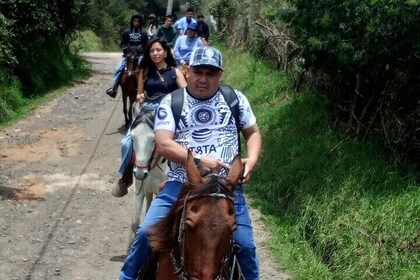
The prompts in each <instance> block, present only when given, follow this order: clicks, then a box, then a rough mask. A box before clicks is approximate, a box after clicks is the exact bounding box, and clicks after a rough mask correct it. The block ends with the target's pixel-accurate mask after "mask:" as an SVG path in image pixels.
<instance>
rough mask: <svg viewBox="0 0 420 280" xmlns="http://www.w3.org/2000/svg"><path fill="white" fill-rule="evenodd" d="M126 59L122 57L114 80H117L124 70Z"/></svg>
mask: <svg viewBox="0 0 420 280" xmlns="http://www.w3.org/2000/svg"><path fill="white" fill-rule="evenodd" d="M125 60H126V59H125V57H123V58H121V60H120V63H119V64H118V66H117V69H115V74H114V82H115V81H116V80H117V78H118V77H119V76H120V75H121V73H122V71H123V70H124V67H125Z"/></svg>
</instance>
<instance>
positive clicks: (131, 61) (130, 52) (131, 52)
mask: <svg viewBox="0 0 420 280" xmlns="http://www.w3.org/2000/svg"><path fill="white" fill-rule="evenodd" d="M125 58H126V64H125V69H124V70H125V72H126V73H127V75H128V76H132V75H133V74H134V73H135V70H136V67H137V52H136V50H135V48H134V47H128V48H127V51H126V54H125Z"/></svg>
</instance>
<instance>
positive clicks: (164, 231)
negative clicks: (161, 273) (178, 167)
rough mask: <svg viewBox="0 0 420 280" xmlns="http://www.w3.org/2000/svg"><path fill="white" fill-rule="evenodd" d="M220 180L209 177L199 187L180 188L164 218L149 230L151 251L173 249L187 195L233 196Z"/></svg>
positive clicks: (185, 186) (216, 177) (213, 176)
mask: <svg viewBox="0 0 420 280" xmlns="http://www.w3.org/2000/svg"><path fill="white" fill-rule="evenodd" d="M221 181H225V180H223V179H221V178H220V177H219V176H218V175H209V178H208V179H206V181H205V182H204V183H203V184H201V185H193V184H189V183H188V182H187V183H185V184H184V185H183V187H182V190H181V193H180V195H179V197H178V199H177V201H176V202H175V203H174V205H173V206H172V208H171V209H170V211H169V212H168V214H167V215H166V217H165V218H163V219H162V220H161V221H159V222H158V223H157V224H155V225H154V226H152V227H150V229H149V241H150V246H151V247H152V250H153V251H155V252H158V251H166V250H171V249H172V248H174V245H175V244H174V243H175V242H176V239H177V236H178V228H179V222H180V219H181V214H182V209H183V206H184V201H185V198H186V196H187V194H189V197H192V196H197V197H200V196H206V195H209V194H214V193H223V194H225V195H228V196H233V192H231V191H229V190H228V189H226V188H224V187H223V186H224V185H225V184H226V182H227V181H225V182H224V183H222V182H221Z"/></svg>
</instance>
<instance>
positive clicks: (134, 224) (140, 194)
mask: <svg viewBox="0 0 420 280" xmlns="http://www.w3.org/2000/svg"><path fill="white" fill-rule="evenodd" d="M134 193H135V195H134V213H133V216H132V218H131V230H130V241H129V243H128V248H127V252H129V251H130V249H131V245H133V242H134V238H135V236H136V233H137V230H138V228H139V225H140V215H141V209H142V208H143V201H144V196H145V193H144V189H143V188H142V181H140V180H137V179H136V183H135V185H134Z"/></svg>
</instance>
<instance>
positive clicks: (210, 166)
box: [198, 156, 230, 176]
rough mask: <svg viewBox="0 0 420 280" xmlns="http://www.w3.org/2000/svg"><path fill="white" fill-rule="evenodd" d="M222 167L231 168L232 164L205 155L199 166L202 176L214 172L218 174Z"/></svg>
mask: <svg viewBox="0 0 420 280" xmlns="http://www.w3.org/2000/svg"><path fill="white" fill-rule="evenodd" d="M221 168H225V169H226V170H229V168H230V166H229V165H228V164H226V163H224V162H222V161H220V160H217V159H215V158H213V157H210V156H203V157H202V158H201V162H200V165H199V166H198V171H200V174H201V176H205V175H207V174H212V173H216V174H218V173H219V172H220V169H221Z"/></svg>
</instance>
